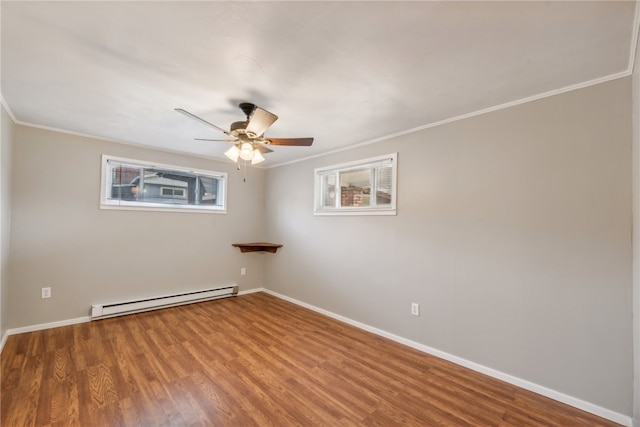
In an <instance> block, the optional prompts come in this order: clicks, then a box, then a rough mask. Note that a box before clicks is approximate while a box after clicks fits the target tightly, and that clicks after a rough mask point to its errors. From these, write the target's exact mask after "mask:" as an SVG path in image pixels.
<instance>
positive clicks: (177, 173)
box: [100, 155, 227, 213]
mask: <svg viewBox="0 0 640 427" xmlns="http://www.w3.org/2000/svg"><path fill="white" fill-rule="evenodd" d="M226 185H227V174H225V173H221V172H212V171H203V170H192V169H186V168H180V167H177V166H169V165H160V164H153V163H149V162H144V161H141V160H130V159H121V158H118V157H112V156H106V155H105V156H102V191H101V199H100V207H101V208H102V209H134V210H172V211H175V210H187V211H196V212H219V213H226V203H225V202H226Z"/></svg>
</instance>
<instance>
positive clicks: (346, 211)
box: [313, 153, 398, 216]
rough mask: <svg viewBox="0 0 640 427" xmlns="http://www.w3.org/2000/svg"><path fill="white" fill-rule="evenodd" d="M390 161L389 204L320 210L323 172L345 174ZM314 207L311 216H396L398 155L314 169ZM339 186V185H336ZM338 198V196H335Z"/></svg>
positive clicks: (387, 155)
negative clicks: (390, 189) (390, 183)
mask: <svg viewBox="0 0 640 427" xmlns="http://www.w3.org/2000/svg"><path fill="white" fill-rule="evenodd" d="M383 160H391V179H392V181H393V182H392V185H391V187H392V191H391V203H390V204H389V205H388V206H383V207H361V206H358V207H352V206H348V207H339V208H321V197H322V178H321V176H322V174H323V173H325V172H329V171H331V172H336V173H338V172H345V171H348V170H352V169H361V168H363V167H365V168H366V167H367V166H369V165H372V164H374V163H377V162H380V161H383ZM314 180H315V182H314V197H313V200H314V206H313V214H314V215H318V216H323V215H336V216H337V215H396V213H397V211H396V197H397V192H398V153H391V154H386V155H383V156H376V157H370V158H367V159H362V160H356V161H352V162H347V163H340V164H337V165H332V166H325V167H321V168H316V169H314ZM338 185H339V183H338ZM336 197H338V196H336Z"/></svg>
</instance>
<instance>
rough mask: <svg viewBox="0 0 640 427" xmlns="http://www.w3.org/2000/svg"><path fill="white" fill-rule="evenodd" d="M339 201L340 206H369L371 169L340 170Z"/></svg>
mask: <svg viewBox="0 0 640 427" xmlns="http://www.w3.org/2000/svg"><path fill="white" fill-rule="evenodd" d="M340 202H341V206H342V207H349V206H358V207H360V206H370V204H371V169H369V168H366V169H355V170H350V171H346V172H340Z"/></svg>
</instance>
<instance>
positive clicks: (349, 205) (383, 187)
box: [314, 153, 398, 215]
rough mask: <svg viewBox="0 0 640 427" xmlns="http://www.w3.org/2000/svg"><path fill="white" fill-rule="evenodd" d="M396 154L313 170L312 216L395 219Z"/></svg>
mask: <svg viewBox="0 0 640 427" xmlns="http://www.w3.org/2000/svg"><path fill="white" fill-rule="evenodd" d="M397 156H398V155H397V153H393V154H388V155H386V156H380V157H374V158H370V159H365V160H361V161H357V162H351V163H344V164H341V165H335V166H329V167H325V168H318V169H316V170H315V210H314V212H315V214H316V215H395V214H396V180H397V178H396V163H397Z"/></svg>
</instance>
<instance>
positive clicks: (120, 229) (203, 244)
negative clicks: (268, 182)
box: [7, 126, 264, 328]
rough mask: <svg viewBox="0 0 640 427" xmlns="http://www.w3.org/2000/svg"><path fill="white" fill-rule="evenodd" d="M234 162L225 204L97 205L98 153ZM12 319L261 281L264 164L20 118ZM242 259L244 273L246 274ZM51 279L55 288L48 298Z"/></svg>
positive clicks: (198, 163)
mask: <svg viewBox="0 0 640 427" xmlns="http://www.w3.org/2000/svg"><path fill="white" fill-rule="evenodd" d="M102 154H110V155H114V156H120V157H126V158H132V159H139V160H146V161H152V162H158V163H164V164H170V165H177V166H187V167H193V168H198V169H211V170H217V171H221V172H227V173H228V174H229V175H228V176H229V182H228V199H227V202H228V214H226V215H221V214H202V213H169V212H140V211H137V212H136V211H120V210H100V209H99V199H100V171H101V155H102ZM13 159H14V163H13V206H12V213H13V217H12V218H13V222H12V239H11V258H10V288H9V290H8V291H9V292H8V296H7V298H8V300H9V301H10V305H9V307H8V315H7V322H8V324H7V327H9V328H19V327H25V326H31V325H38V324H42V323H48V322H55V321H65V320H68V319H74V318H79V317H83V316H87V315H88V314H89V308H90V306H91V304H97V303H106V302H114V301H122V300H128V299H131V298H139V297H149V296H154V295H163V294H169V293H174V292H179V291H190V290H194V289H203V288H208V287H211V286H216V285H224V284H228V283H238V284H239V285H240V290H241V291H242V290H246V289H250V288H255V287H259V286H261V278H262V276H263V271H262V270H263V260H264V257H263V256H260V255H257V254H240V251H239V250H238V249H236V248H233V247H232V246H231V244H232V243H233V242H237V241H247V240H248V241H255V240H261V239H263V235H262V233H263V228H264V226H263V219H262V218H263V215H262V212H263V210H264V198H263V197H264V171H263V170H260V169H255V168H252V169H250V170H249V172H248V174H247V182H246V183H244V182H242V174H241V173H239V172H237V171H236V170H235V168H234V165H232V164H230V163H224V162H217V161H211V160H206V159H199V158H192V157H187V156H180V155H176V154H170V153H166V152H159V151H151V150H147V149H143V148H138V147H132V146H126V145H122V144H116V143H110V142H105V141H101V140H96V139H89V138H83V137H79V136H74V135H69V134H64V133H58V132H52V131H47V130H42V129H37V128H32V127H24V126H17V127H16V133H15V144H14V156H13ZM241 267H246V268H247V275H246V276H240V269H241ZM45 286H51V288H52V295H53V296H52V298H51V299H41V298H40V293H41V288H42V287H45Z"/></svg>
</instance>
